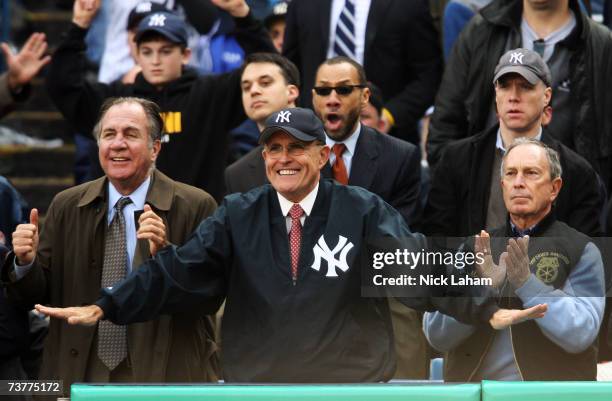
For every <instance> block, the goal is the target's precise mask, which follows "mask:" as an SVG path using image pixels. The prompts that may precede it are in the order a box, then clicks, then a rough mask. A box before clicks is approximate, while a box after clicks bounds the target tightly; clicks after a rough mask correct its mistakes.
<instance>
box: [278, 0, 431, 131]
mask: <svg viewBox="0 0 612 401" xmlns="http://www.w3.org/2000/svg"><path fill="white" fill-rule="evenodd" d="M331 3H332V0H293V1H292V2H291V3H290V5H289V9H288V12H287V27H286V29H285V39H284V43H283V55H285V56H286V57H287V58H289V59H290V60H291V61H293V62H294V63H295V64H296V65H297V66H298V68H299V70H300V72H301V75H302V76H301V78H302V91H301V93H302V94H301V102H302V105H303V106H304V107H312V97H311V96H312V95H311V89H312V87H313V86H314V79H315V74H316V71H317V68H318V66H319V65H320V64H321V63H322V62H323V61H324V60H325V59H326V58H327V48H328V43H329V31H330V27H329V22H330V13H331ZM438 42H439V39H438V35H437V32H436V30H435V28H434V26H433V23H432V20H431V16H430V14H429V6H428V2H427V1H426V0H372V3H371V6H370V12H369V14H368V20H367V27H366V37H365V52H364V63H363V64H364V68H365V70H366V75H367V77H368V79H369V80H370V81H372V82H374V83H375V84H376V85H377V86H379V87H380V89H381V90H382V92H383V97H384V100H385V107H386V108H387V109H388V110H389V111H390V112H391V114H393V116H394V118H395V122H396V130H395V131H396V135H397V136H399V137H401V138H403V139H408V140H411V141H412V142H414V141H415V140H416V139H417V138H418V136H417V131H416V126H417V121H418V120H419V119H420V118H421V117H422V116H423V114H424V112H425V110H426V109H427V108H428V107H429V106H430V105H432V104H433V101H434V96H435V94H436V91H437V89H438V85H439V83H440V79H441V74H442V66H443V64H442V55H441V52H440V47H439V43H438Z"/></svg>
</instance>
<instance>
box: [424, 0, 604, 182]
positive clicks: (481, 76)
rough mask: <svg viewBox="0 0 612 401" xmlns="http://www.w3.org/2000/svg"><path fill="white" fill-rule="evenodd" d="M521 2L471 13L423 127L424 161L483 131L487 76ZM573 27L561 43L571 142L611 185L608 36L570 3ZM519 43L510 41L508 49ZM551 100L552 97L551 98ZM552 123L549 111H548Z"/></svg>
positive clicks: (503, 0) (515, 28)
mask: <svg viewBox="0 0 612 401" xmlns="http://www.w3.org/2000/svg"><path fill="white" fill-rule="evenodd" d="M522 4H523V2H522V1H517V0H496V1H494V2H492V3H491V4H490V5H489V6H487V7H485V8H484V9H482V10H481V11H480V13H479V14H477V15H475V16H474V18H472V20H471V21H470V22H469V23H468V25H466V27H465V28H464V30H463V31H462V33H461V35H460V36H459V39H458V40H457V42H456V43H455V46H454V47H453V51H452V53H451V56H450V58H449V60H448V63H447V66H446V70H445V72H444V76H443V78H442V83H441V85H440V90H439V92H438V94H437V97H436V103H435V111H434V114H433V116H432V120H431V124H430V127H429V138H428V146H427V151H428V157H429V161H430V163H431V164H435V163H436V162H437V161H438V159H439V157H440V155H441V150H442V148H443V147H444V146H446V145H447V144H448V143H449V142H450V141H453V140H457V139H461V138H465V137H468V136H471V135H474V134H476V133H478V132H480V131H483V130H484V129H486V128H487V127H486V126H485V125H486V122H487V118H488V116H489V113H490V111H491V107H492V104H493V101H494V98H495V93H494V88H493V76H494V73H493V72H494V70H495V66H496V65H497V62H498V61H499V58H500V57H501V56H502V54H503V53H504V52H505V49H506V44H507V40H508V38H509V36H510V35H511V34H512V33H518V34H517V35H514V36H517V37H518V38H520V33H519V32H520V23H521V14H522ZM569 4H570V7H571V9H572V10H573V12H574V14H575V15H576V28H575V30H574V31H573V33H572V34H571V35H570V36H569V37H568V38H567V39H566V40H567V46H568V48H569V49H570V52H571V56H570V57H571V59H570V66H569V71H570V80H571V85H572V92H573V94H572V104H571V106H570V107H571V108H572V114H573V115H572V118H571V119H570V121H573V123H574V127H573V131H574V136H573V138H572V139H573V144H567V143H566V144H565V145H567V146H569V147H570V148H572V149H573V150H575V151H576V152H577V153H578V154H580V155H581V156H583V157H584V158H585V159H587V160H588V161H589V162H590V163H591V165H592V166H593V167H594V168H595V170H596V171H597V172H598V173H599V174H600V176H601V177H602V179H603V181H604V183H605V185H606V187H607V188H608V189H610V188H611V187H612V186H611V176H612V174H611V172H612V166H611V165H610V161H611V156H612V113H610V110H612V96H609V88H610V81H609V79H610V77H612V36H611V35H610V31H609V30H608V29H607V28H605V27H604V26H602V25H601V24H598V23H596V22H594V21H592V20H591V19H590V18H588V16H586V15H584V13H582V12H581V11H580V8H579V6H578V2H577V1H576V0H570V2H569ZM517 47H521V43H520V42H518V43H511V48H517ZM553 97H554V95H553ZM553 119H554V111H553Z"/></svg>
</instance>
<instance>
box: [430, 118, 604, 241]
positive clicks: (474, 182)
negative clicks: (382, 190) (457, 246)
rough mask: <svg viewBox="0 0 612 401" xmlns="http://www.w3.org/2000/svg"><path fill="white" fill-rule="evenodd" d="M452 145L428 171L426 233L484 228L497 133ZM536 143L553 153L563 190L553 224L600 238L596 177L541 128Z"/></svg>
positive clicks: (469, 231) (457, 232)
mask: <svg viewBox="0 0 612 401" xmlns="http://www.w3.org/2000/svg"><path fill="white" fill-rule="evenodd" d="M498 128H499V125H495V126H494V127H492V128H490V129H488V130H486V131H483V132H481V133H479V134H477V135H474V136H471V137H468V138H465V139H462V140H459V141H456V142H452V143H450V144H449V145H447V147H446V148H445V149H444V151H443V155H442V157H441V158H440V161H439V162H438V164H437V165H436V168H435V170H434V174H433V178H432V182H431V190H430V192H429V197H428V200H427V206H426V207H425V213H424V231H425V233H427V234H430V235H442V236H450V237H455V236H456V237H459V236H466V235H473V234H476V233H478V232H480V230H482V229H484V227H485V220H486V218H487V207H488V204H489V194H490V183H491V174H492V165H493V158H494V149H495V143H496V141H497V129H498ZM542 142H544V143H545V144H546V145H548V146H549V147H551V148H553V149H554V150H556V151H557V152H558V153H559V157H560V161H561V168H562V170H563V172H562V176H561V178H562V179H563V186H562V187H561V191H560V193H559V196H558V197H557V200H556V201H555V207H554V209H553V210H554V212H555V214H556V217H557V219H558V220H561V221H563V222H565V223H567V224H568V225H569V226H571V227H573V228H575V229H576V230H578V231H580V232H582V233H584V234H587V235H590V236H598V235H600V234H601V225H600V220H599V219H600V212H601V210H602V208H603V202H604V199H605V196H602V194H601V193H600V181H599V178H598V176H597V173H596V172H595V170H593V168H592V167H591V166H590V165H589V163H588V162H587V161H586V160H585V159H584V158H583V157H582V156H580V155H578V154H577V153H575V152H574V151H572V150H571V149H569V148H568V147H566V146H565V145H563V144H561V143H560V142H559V141H557V140H555V139H553V137H552V136H551V135H550V133H548V132H547V131H546V129H544V131H543V133H542Z"/></svg>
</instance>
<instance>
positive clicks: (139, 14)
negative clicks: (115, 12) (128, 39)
mask: <svg viewBox="0 0 612 401" xmlns="http://www.w3.org/2000/svg"><path fill="white" fill-rule="evenodd" d="M160 11H162V12H163V11H168V9H167V8H166V6H164V5H163V4H160V3H154V2H152V1H144V2H142V3H138V4H137V5H136V7H134V8H133V9H132V11H130V15H128V23H127V29H128V31H129V30H132V29H136V28H137V27H138V24H139V23H140V21H142V20H143V19H144V17H146V16H147V15H149V14H151V13H155V12H160Z"/></svg>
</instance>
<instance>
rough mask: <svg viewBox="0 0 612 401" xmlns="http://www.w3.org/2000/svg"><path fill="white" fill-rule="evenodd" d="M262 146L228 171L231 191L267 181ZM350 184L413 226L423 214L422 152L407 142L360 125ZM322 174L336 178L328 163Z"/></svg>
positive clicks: (227, 177) (226, 178)
mask: <svg viewBox="0 0 612 401" xmlns="http://www.w3.org/2000/svg"><path fill="white" fill-rule="evenodd" d="M261 150H262V147H261V146H259V147H257V148H255V149H254V150H252V151H251V152H249V153H247V154H246V155H245V156H244V157H243V158H242V159H240V160H238V161H237V162H235V163H234V164H232V165H231V166H229V167H228V168H227V169H226V170H225V182H226V185H227V189H228V193H233V192H247V191H250V190H251V189H253V188H255V187H258V186H260V185H263V184H267V183H268V179H267V178H266V171H265V164H264V161H263V157H262V156H261ZM351 166H352V167H351V174H350V176H349V182H348V183H349V185H354V186H357V187H361V188H365V189H367V190H368V191H370V192H373V193H375V194H376V195H378V196H380V197H381V198H383V199H384V200H385V202H387V203H389V204H390V205H391V206H393V207H394V208H396V209H397V211H398V212H400V214H401V215H402V216H403V217H404V219H405V220H406V223H408V225H410V227H411V228H413V227H415V226H416V224H417V223H418V222H419V220H420V217H421V211H422V207H421V205H420V196H419V195H420V191H421V153H420V152H419V149H418V148H417V147H416V146H414V145H412V144H411V143H408V142H406V141H402V140H399V139H397V138H394V137H392V136H389V135H384V134H381V133H380V132H377V131H376V130H374V129H372V128H370V127H366V126H365V125H363V124H362V125H361V132H360V134H359V138H358V139H357V146H356V147H355V155H354V156H353V159H352V162H351ZM322 175H323V177H326V178H333V175H332V170H331V167H330V166H329V163H328V164H327V165H326V166H325V167H324V168H323V171H322Z"/></svg>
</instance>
